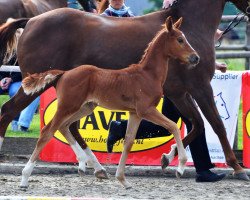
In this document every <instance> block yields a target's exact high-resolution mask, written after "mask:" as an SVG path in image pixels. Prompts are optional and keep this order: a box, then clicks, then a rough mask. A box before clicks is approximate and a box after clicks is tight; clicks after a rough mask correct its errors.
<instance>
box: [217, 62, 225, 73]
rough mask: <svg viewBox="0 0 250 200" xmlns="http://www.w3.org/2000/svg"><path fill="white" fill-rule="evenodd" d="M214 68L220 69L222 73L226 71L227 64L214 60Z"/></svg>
mask: <svg viewBox="0 0 250 200" xmlns="http://www.w3.org/2000/svg"><path fill="white" fill-rule="evenodd" d="M215 69H217V70H220V71H221V72H222V73H225V72H226V71H227V64H226V63H220V62H217V61H216V62H215Z"/></svg>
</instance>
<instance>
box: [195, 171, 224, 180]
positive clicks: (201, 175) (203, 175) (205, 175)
mask: <svg viewBox="0 0 250 200" xmlns="http://www.w3.org/2000/svg"><path fill="white" fill-rule="evenodd" d="M225 176H226V174H225V173H220V174H216V173H214V172H211V171H210V170H205V171H201V172H197V175H196V179H195V181H196V182H216V181H220V180H222V179H223V178H224V177H225Z"/></svg>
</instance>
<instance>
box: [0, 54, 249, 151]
mask: <svg viewBox="0 0 250 200" xmlns="http://www.w3.org/2000/svg"><path fill="white" fill-rule="evenodd" d="M218 61H220V62H225V63H227V65H228V70H235V71H244V70H245V61H244V59H226V60H218ZM8 99H9V97H8V96H7V95H0V106H2V104H3V103H4V102H6V101H7V100H8ZM39 134H40V117H39V114H36V115H35V116H34V118H33V120H32V124H31V126H30V132H29V133H23V132H20V131H18V132H13V131H11V129H10V126H9V127H8V129H7V133H6V136H7V137H32V138H37V137H39ZM238 149H242V105H240V110H239V118H238Z"/></svg>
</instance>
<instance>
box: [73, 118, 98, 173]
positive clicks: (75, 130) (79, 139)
mask: <svg viewBox="0 0 250 200" xmlns="http://www.w3.org/2000/svg"><path fill="white" fill-rule="evenodd" d="M79 123H80V121H76V122H73V123H72V124H71V125H70V127H69V130H70V132H71V134H72V135H73V136H74V138H75V139H76V141H77V143H78V144H79V145H80V146H81V148H82V149H86V148H87V147H88V145H87V143H86V142H85V141H84V139H83V138H82V136H81V135H80V133H79V130H78V127H79ZM83 165H85V163H81V161H79V169H81V166H83ZM86 166H87V167H88V168H94V166H93V162H92V161H91V160H87V161H86ZM79 172H80V171H79Z"/></svg>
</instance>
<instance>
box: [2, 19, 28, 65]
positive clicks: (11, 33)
mask: <svg viewBox="0 0 250 200" xmlns="http://www.w3.org/2000/svg"><path fill="white" fill-rule="evenodd" d="M29 20H30V19H29V18H23V19H18V20H14V21H12V22H7V23H5V24H3V25H1V26H0V44H1V45H0V66H1V65H2V64H4V60H5V57H6V55H7V54H12V52H13V51H14V50H15V33H16V31H17V29H18V28H24V27H25V26H26V24H27V22H28V21H29Z"/></svg>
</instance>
